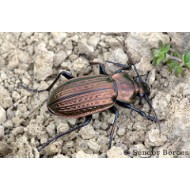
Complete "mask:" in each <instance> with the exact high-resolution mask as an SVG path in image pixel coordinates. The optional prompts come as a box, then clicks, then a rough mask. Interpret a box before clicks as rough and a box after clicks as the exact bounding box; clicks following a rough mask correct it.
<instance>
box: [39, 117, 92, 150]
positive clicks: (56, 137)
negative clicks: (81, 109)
mask: <svg viewBox="0 0 190 190" xmlns="http://www.w3.org/2000/svg"><path fill="white" fill-rule="evenodd" d="M91 120H92V115H88V116H86V118H85V120H84V122H83V123H81V124H79V125H77V126H75V127H73V128H71V129H69V130H68V131H65V132H63V133H60V134H58V135H56V136H55V137H53V138H51V139H50V140H48V141H47V142H46V143H44V144H43V145H42V146H40V147H38V151H41V150H42V149H44V148H45V147H46V146H48V145H49V144H50V143H52V142H54V141H56V140H57V139H59V138H60V137H62V136H64V135H67V134H69V133H71V132H73V131H75V130H77V129H80V128H81V127H84V126H86V125H88V123H89V122H90V121H91Z"/></svg>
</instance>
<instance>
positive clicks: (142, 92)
mask: <svg viewBox="0 0 190 190" xmlns="http://www.w3.org/2000/svg"><path fill="white" fill-rule="evenodd" d="M137 85H138V92H137V95H138V96H139V97H141V98H144V97H145V96H150V87H149V86H148V84H147V83H145V82H137Z"/></svg>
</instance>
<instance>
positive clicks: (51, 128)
mask: <svg viewBox="0 0 190 190" xmlns="http://www.w3.org/2000/svg"><path fill="white" fill-rule="evenodd" d="M46 131H47V132H48V135H49V136H50V137H52V136H53V135H55V124H54V122H51V123H50V124H49V125H48V126H47V127H46Z"/></svg>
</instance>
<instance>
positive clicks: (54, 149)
mask: <svg viewBox="0 0 190 190" xmlns="http://www.w3.org/2000/svg"><path fill="white" fill-rule="evenodd" d="M44 150H45V152H46V154H47V155H55V154H57V153H58V152H59V151H60V142H59V141H56V142H54V143H52V144H49V145H48V146H46V147H45V149H44Z"/></svg>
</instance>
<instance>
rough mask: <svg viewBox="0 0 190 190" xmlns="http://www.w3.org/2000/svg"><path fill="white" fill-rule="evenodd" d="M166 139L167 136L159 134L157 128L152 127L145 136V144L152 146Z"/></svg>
mask: <svg viewBox="0 0 190 190" xmlns="http://www.w3.org/2000/svg"><path fill="white" fill-rule="evenodd" d="M166 141H167V137H166V136H165V135H163V134H161V137H160V132H159V130H158V129H152V130H150V131H148V133H147V136H146V138H145V146H146V147H152V146H161V145H163V144H164V143H165V142H166Z"/></svg>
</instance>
